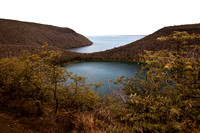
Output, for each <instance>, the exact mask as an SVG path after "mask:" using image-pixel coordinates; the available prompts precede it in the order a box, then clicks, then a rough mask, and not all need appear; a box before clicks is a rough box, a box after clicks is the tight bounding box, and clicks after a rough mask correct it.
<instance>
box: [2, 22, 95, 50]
mask: <svg viewBox="0 0 200 133" xmlns="http://www.w3.org/2000/svg"><path fill="white" fill-rule="evenodd" d="M43 42H47V43H48V44H49V45H50V46H55V47H58V48H62V49H66V48H73V47H81V46H88V45H92V42H91V41H90V40H88V39H87V38H86V37H84V36H82V35H80V34H78V33H76V32H75V31H73V30H72V29H69V28H60V27H55V26H50V25H42V24H36V23H28V22H20V21H14V20H5V19H0V45H25V46H38V45H42V44H43Z"/></svg>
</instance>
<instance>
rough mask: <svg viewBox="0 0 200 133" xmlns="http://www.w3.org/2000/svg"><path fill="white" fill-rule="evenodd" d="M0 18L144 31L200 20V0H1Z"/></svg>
mask: <svg viewBox="0 0 200 133" xmlns="http://www.w3.org/2000/svg"><path fill="white" fill-rule="evenodd" d="M0 18H6V19H14V20H20V21H28V22H36V23H42V24H50V25H54V26H59V27H69V28H71V29H73V30H75V31H76V32H78V33H80V34H83V35H144V34H151V33H153V32H154V31H156V30H158V29H160V28H162V27H164V26H171V25H181V24H194V23H200V0H0Z"/></svg>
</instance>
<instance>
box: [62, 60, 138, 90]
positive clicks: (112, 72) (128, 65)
mask: <svg viewBox="0 0 200 133" xmlns="http://www.w3.org/2000/svg"><path fill="white" fill-rule="evenodd" d="M64 68H65V69H67V71H69V72H73V74H77V75H79V76H84V77H86V78H87V80H86V82H87V83H91V82H93V83H99V82H101V83H104V85H103V86H102V87H101V88H99V89H98V90H97V92H98V93H100V94H109V93H110V90H111V89H112V88H113V87H114V86H113V85H111V86H112V88H110V86H109V83H108V80H113V81H114V80H116V78H119V77H120V76H122V75H123V74H124V75H125V76H126V77H131V76H132V75H133V74H134V73H135V72H136V71H137V70H140V69H141V66H140V65H138V64H137V63H132V62H79V63H71V64H67V65H64Z"/></svg>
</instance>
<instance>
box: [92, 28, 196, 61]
mask: <svg viewBox="0 0 200 133" xmlns="http://www.w3.org/2000/svg"><path fill="white" fill-rule="evenodd" d="M174 31H186V32H188V33H189V34H192V33H200V24H191V25H179V26H170V27H164V28H162V29H160V30H158V31H156V32H154V33H153V34H150V35H148V36H146V37H144V38H142V39H140V40H138V41H135V42H132V43H130V44H127V45H125V46H121V47H118V48H114V49H110V50H107V51H103V52H97V53H92V54H90V58H91V59H94V60H111V61H113V60H115V61H133V60H137V59H138V55H139V54H143V53H144V50H149V51H158V50H164V49H168V50H175V47H174V43H175V42H174V41H170V40H169V41H165V42H162V41H157V38H158V37H160V36H168V35H170V34H173V32H174ZM191 44H195V45H200V40H198V39H193V40H190V41H188V44H187V45H191ZM196 54H197V55H198V56H199V52H196Z"/></svg>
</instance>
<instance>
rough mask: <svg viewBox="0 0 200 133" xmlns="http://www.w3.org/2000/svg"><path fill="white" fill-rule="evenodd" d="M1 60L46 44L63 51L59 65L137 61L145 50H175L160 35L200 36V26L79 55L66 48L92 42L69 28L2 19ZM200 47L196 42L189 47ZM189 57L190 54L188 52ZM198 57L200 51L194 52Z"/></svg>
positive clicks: (163, 31)
mask: <svg viewBox="0 0 200 133" xmlns="http://www.w3.org/2000/svg"><path fill="white" fill-rule="evenodd" d="M0 29H1V30H0V58H3V57H11V56H19V55H21V54H22V53H21V51H22V50H28V51H30V52H32V51H34V49H37V48H39V47H38V46H41V45H43V42H47V43H48V45H49V48H50V49H51V50H59V51H62V56H61V58H60V59H59V60H57V61H58V62H60V63H67V62H70V61H97V60H98V61H138V57H139V54H143V53H144V50H150V51H159V50H164V49H168V50H175V47H174V42H173V41H170V40H169V41H165V42H161V41H157V38H158V37H160V36H168V35H170V34H173V32H174V31H186V32H188V33H189V34H192V33H200V24H190V25H179V26H170V27H164V28H162V29H160V30H158V31H156V32H154V33H153V34H150V35H148V36H146V37H144V38H142V39H140V40H138V41H135V42H132V43H130V44H127V45H125V46H121V47H118V48H114V49H110V50H106V51H102V52H96V53H91V54H83V53H76V52H71V51H68V50H66V49H67V48H72V47H80V46H88V45H91V44H92V42H91V41H90V40H88V39H87V38H85V37H84V36H82V35H80V34H78V33H76V32H75V31H73V30H72V29H69V28H59V27H55V26H50V25H42V24H36V23H27V22H20V21H14V20H4V19H0ZM191 44H195V45H200V40H198V39H193V40H190V41H188V44H187V45H191ZM188 54H190V53H188ZM195 54H196V56H199V51H195Z"/></svg>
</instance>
